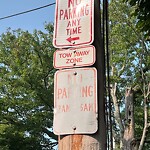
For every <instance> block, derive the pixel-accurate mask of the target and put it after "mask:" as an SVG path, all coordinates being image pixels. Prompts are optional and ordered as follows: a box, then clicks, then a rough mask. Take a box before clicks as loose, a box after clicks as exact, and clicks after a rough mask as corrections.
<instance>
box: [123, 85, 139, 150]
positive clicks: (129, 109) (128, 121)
mask: <svg viewBox="0 0 150 150" xmlns="http://www.w3.org/2000/svg"><path fill="white" fill-rule="evenodd" d="M134 127H135V125H134V106H133V90H132V89H131V88H129V89H127V90H126V93H125V130H124V136H123V150H137V146H136V140H135V139H134Z"/></svg>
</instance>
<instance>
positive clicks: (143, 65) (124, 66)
mask: <svg viewBox="0 0 150 150" xmlns="http://www.w3.org/2000/svg"><path fill="white" fill-rule="evenodd" d="M133 12H134V8H131V7H130V6H129V5H127V4H126V3H123V1H122V0H117V1H116V0H112V1H110V7H109V19H110V20H109V26H110V32H109V33H110V37H109V39H110V42H109V44H110V45H109V47H110V70H111V76H110V78H111V84H112V85H114V84H115V83H117V92H116V97H117V103H118V105H119V107H120V110H121V111H122V114H121V120H122V124H124V123H125V122H124V119H125V118H124V114H123V112H124V95H125V89H126V87H132V89H133V90H134V91H135V98H134V107H135V125H136V126H135V138H137V139H138V140H140V138H141V136H142V131H143V124H144V119H143V114H144V112H143V107H144V104H143V101H144V91H147V90H148V84H149V81H150V70H149V66H150V51H149V48H150V45H149V42H148V41H147V40H146V39H145V36H144V35H145V33H142V32H140V31H139V30H138V28H137V27H136V22H137V19H136V17H135V16H133V15H132V13H133ZM114 111H115V107H114ZM116 126H117V130H116V129H115V128H116ZM118 128H119V123H118V124H115V127H114V130H115V132H116V136H117V135H118V136H119V135H120V133H119V132H118ZM116 139H118V138H117V137H116ZM145 148H146V147H145Z"/></svg>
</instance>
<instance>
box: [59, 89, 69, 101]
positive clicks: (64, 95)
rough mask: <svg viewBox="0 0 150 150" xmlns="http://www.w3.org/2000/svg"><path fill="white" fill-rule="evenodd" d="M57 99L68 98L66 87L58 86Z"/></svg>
mask: <svg viewBox="0 0 150 150" xmlns="http://www.w3.org/2000/svg"><path fill="white" fill-rule="evenodd" d="M57 96H58V99H67V98H69V90H67V89H66V88H59V89H58V91H57Z"/></svg>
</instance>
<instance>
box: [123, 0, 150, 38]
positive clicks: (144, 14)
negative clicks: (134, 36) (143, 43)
mask: <svg viewBox="0 0 150 150" xmlns="http://www.w3.org/2000/svg"><path fill="white" fill-rule="evenodd" d="M125 1H126V2H129V4H130V5H131V6H132V7H135V11H134V15H135V16H137V19H138V22H137V26H138V27H139V28H140V29H141V31H143V32H145V33H146V35H147V36H148V37H149V35H150V1H149V0H125Z"/></svg>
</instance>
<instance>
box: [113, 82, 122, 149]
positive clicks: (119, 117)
mask: <svg viewBox="0 0 150 150" xmlns="http://www.w3.org/2000/svg"><path fill="white" fill-rule="evenodd" d="M116 90H117V83H115V84H114V85H112V86H111V96H112V100H113V103H114V107H115V112H114V116H115V120H116V122H117V124H118V126H119V128H120V145H121V146H120V148H122V142H123V133H124V126H123V124H122V119H121V115H120V109H119V104H118V100H117V96H116Z"/></svg>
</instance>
